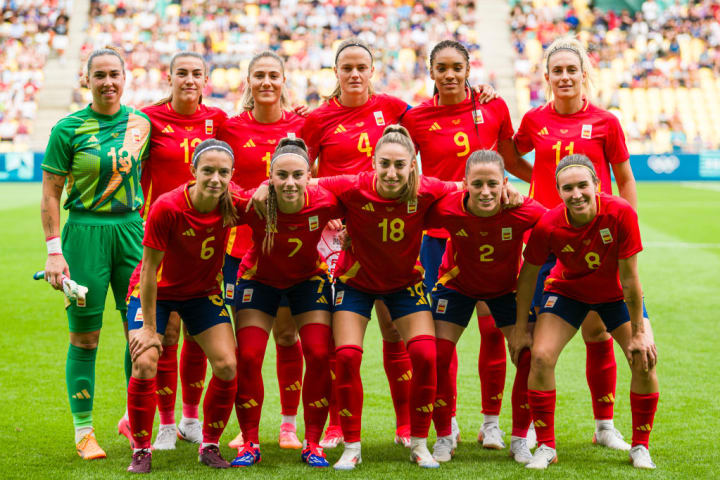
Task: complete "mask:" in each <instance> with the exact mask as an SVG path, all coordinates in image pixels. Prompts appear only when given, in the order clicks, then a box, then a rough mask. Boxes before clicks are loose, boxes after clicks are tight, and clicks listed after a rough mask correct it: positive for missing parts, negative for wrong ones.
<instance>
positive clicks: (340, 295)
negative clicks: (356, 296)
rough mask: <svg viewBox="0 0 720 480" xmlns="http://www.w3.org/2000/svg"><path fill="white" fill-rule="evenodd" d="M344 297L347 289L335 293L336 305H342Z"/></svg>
mask: <svg viewBox="0 0 720 480" xmlns="http://www.w3.org/2000/svg"><path fill="white" fill-rule="evenodd" d="M343 298H345V290H340V291H339V292H337V295H335V305H342V302H343Z"/></svg>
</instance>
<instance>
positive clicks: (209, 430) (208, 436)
mask: <svg viewBox="0 0 720 480" xmlns="http://www.w3.org/2000/svg"><path fill="white" fill-rule="evenodd" d="M236 388H237V376H236V378H233V379H232V380H221V379H219V378H218V377H216V376H215V375H213V376H212V378H211V379H210V384H209V385H208V390H207V393H206V394H205V400H204V401H203V443H218V442H220V435H222V433H223V430H225V426H226V425H227V422H228V420H229V419H230V414H231V413H232V408H233V402H234V400H235V389H236Z"/></svg>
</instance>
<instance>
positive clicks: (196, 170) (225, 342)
mask: <svg viewBox="0 0 720 480" xmlns="http://www.w3.org/2000/svg"><path fill="white" fill-rule="evenodd" d="M233 161H234V158H233V153H232V150H231V149H230V147H229V146H228V145H227V144H226V143H224V142H221V141H218V140H215V139H209V140H205V141H204V142H202V143H200V144H199V145H198V146H197V148H196V150H195V153H194V155H193V167H192V172H193V174H194V176H195V177H196V181H194V182H188V183H187V184H186V185H182V186H180V187H178V188H177V189H175V190H173V191H171V192H169V193H166V194H165V195H163V196H161V197H160V199H159V200H158V202H157V203H156V204H155V205H153V207H152V209H151V211H150V214H149V216H148V220H147V223H146V230H145V238H144V240H143V245H144V246H145V249H144V254H143V263H142V264H141V265H140V282H139V286H138V287H139V288H138V287H136V288H134V289H133V291H132V292H131V294H130V298H129V300H128V328H129V330H130V352H131V355H132V359H133V376H132V378H131V380H130V384H129V386H128V413H129V416H130V428H131V431H132V436H133V438H134V439H135V442H136V445H135V449H134V452H133V460H132V463H131V464H130V466H129V467H128V471H129V472H132V473H147V472H149V471H150V466H151V465H150V463H151V456H152V454H151V451H150V439H151V436H152V425H153V419H154V417H155V405H156V401H157V399H156V395H155V390H156V380H155V375H156V371H157V362H158V358H159V353H160V351H161V348H162V347H161V346H160V342H161V341H162V335H163V334H164V332H165V327H166V325H167V321H168V318H169V315H170V312H173V311H175V312H177V313H179V315H180V317H181V318H182V319H183V322H184V323H185V325H186V326H187V329H188V332H189V333H190V335H192V336H193V337H194V338H195V340H196V341H197V343H198V344H199V345H200V347H201V348H202V349H203V351H204V352H205V354H206V355H207V358H208V360H209V361H210V365H211V367H212V372H213V376H212V379H211V381H210V384H209V386H208V390H207V393H206V394H205V401H204V404H203V411H204V420H203V421H204V424H203V441H202V444H201V447H200V455H199V460H200V461H201V462H202V463H204V464H206V465H208V466H210V467H213V468H228V467H229V466H230V464H229V463H228V462H226V461H225V460H223V458H222V456H221V455H220V451H219V447H218V441H219V440H220V435H221V434H222V432H223V430H224V428H225V425H226V424H227V421H228V418H229V417H230V414H231V413H232V408H233V403H234V400H235V392H236V388H237V385H236V380H235V375H236V361H235V341H234V336H233V331H232V326H231V324H230V316H229V315H228V313H227V311H226V310H225V305H224V302H223V300H222V297H221V296H220V288H219V285H218V284H217V276H218V274H219V273H220V269H221V267H222V261H223V253H224V247H225V241H226V239H227V234H228V228H229V227H230V226H232V225H233V224H234V223H235V222H236V221H237V218H238V206H239V205H242V207H240V208H241V209H242V210H244V201H243V200H242V199H240V198H239V197H238V196H236V195H234V194H231V192H230V191H229V188H228V187H229V184H230V179H231V177H232V171H233Z"/></svg>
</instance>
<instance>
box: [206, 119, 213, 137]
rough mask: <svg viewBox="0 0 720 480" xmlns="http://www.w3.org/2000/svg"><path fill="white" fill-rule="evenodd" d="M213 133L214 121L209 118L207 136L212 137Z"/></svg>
mask: <svg viewBox="0 0 720 480" xmlns="http://www.w3.org/2000/svg"><path fill="white" fill-rule="evenodd" d="M212 133H213V121H212V119H210V118H208V119H207V120H205V135H212Z"/></svg>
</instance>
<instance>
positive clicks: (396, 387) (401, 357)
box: [383, 340, 413, 427]
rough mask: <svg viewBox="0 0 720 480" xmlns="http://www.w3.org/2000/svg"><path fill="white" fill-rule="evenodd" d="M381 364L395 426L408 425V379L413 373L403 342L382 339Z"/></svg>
mask: <svg viewBox="0 0 720 480" xmlns="http://www.w3.org/2000/svg"><path fill="white" fill-rule="evenodd" d="M383 366H384V367H385V375H387V379H388V383H389V384H390V396H391V397H392V401H393V407H395V426H396V427H402V426H406V425H410V381H411V379H412V376H413V375H412V365H411V364H410V356H409V355H408V352H407V350H406V349H405V342H403V341H402V340H400V341H399V342H388V341H386V340H383Z"/></svg>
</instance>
